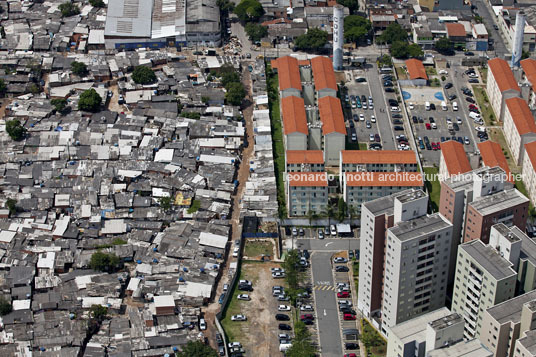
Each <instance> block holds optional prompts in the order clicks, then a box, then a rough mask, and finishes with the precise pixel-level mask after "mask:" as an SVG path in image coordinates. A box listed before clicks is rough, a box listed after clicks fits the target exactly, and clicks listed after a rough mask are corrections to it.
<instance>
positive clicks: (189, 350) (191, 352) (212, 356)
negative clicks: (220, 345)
mask: <svg viewBox="0 0 536 357" xmlns="http://www.w3.org/2000/svg"><path fill="white" fill-rule="evenodd" d="M181 348H182V351H180V352H177V353H176V354H175V355H176V357H218V353H217V352H216V351H215V350H214V349H213V348H212V347H210V346H207V345H205V344H204V343H203V342H201V341H188V343H187V344H186V345H185V346H182V347H181Z"/></svg>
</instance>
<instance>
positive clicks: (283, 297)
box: [277, 294, 290, 301]
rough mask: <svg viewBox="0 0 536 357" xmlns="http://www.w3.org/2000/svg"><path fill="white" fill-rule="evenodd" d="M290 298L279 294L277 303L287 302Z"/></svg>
mask: <svg viewBox="0 0 536 357" xmlns="http://www.w3.org/2000/svg"><path fill="white" fill-rule="evenodd" d="M289 300H290V298H289V297H288V296H287V295H285V294H280V295H278V296H277V301H289Z"/></svg>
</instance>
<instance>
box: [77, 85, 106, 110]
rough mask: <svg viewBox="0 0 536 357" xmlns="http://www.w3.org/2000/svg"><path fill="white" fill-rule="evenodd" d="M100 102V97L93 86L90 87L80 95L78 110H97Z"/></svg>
mask: <svg viewBox="0 0 536 357" xmlns="http://www.w3.org/2000/svg"><path fill="white" fill-rule="evenodd" d="M101 103H102V98H101V96H100V95H99V93H97V91H96V90H95V89H93V88H90V89H88V90H86V91H84V93H82V94H81V95H80V100H79V101H78V110H85V111H88V112H98V111H99V109H100V106H101Z"/></svg>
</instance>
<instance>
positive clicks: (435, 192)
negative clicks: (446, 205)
mask: <svg viewBox="0 0 536 357" xmlns="http://www.w3.org/2000/svg"><path fill="white" fill-rule="evenodd" d="M423 171H424V174H425V175H426V177H427V178H432V177H433V178H434V180H433V181H428V180H426V181H425V182H424V184H425V186H426V190H427V191H428V195H429V196H430V205H431V206H432V211H433V212H438V211H439V196H440V194H441V185H440V184H439V178H438V177H437V174H438V173H439V168H437V167H425V168H423Z"/></svg>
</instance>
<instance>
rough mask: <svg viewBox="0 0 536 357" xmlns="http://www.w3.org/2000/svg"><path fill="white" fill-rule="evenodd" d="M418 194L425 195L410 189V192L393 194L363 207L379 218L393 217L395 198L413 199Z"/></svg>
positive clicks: (365, 203)
mask: <svg viewBox="0 0 536 357" xmlns="http://www.w3.org/2000/svg"><path fill="white" fill-rule="evenodd" d="M417 192H420V193H424V192H423V191H422V190H420V189H419V190H418V189H408V190H404V191H400V192H397V193H393V194H391V195H389V196H384V197H380V198H377V199H375V200H372V201H367V202H363V207H366V208H367V209H368V210H369V211H370V212H371V213H372V214H374V215H375V216H379V215H383V214H385V215H388V216H390V215H393V211H394V201H395V198H397V197H409V198H412V197H414V195H415V193H417Z"/></svg>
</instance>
